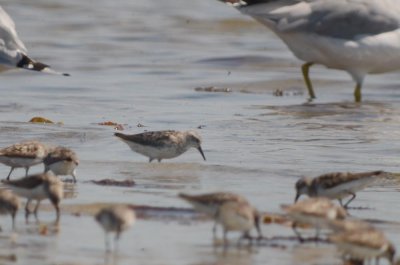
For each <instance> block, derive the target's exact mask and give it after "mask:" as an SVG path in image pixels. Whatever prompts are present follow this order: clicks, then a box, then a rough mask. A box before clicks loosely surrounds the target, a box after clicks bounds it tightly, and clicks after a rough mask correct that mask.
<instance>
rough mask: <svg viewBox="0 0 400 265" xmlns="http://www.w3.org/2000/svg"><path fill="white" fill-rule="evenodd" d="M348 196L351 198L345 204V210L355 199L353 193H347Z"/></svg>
mask: <svg viewBox="0 0 400 265" xmlns="http://www.w3.org/2000/svg"><path fill="white" fill-rule="evenodd" d="M349 194H350V195H351V198H350V199H349V200H348V201H347V202H346V204H345V205H344V206H343V207H344V208H345V209H347V207H348V205H349V204H350V202H352V201H353V200H354V199H355V197H356V194H355V193H353V192H349Z"/></svg>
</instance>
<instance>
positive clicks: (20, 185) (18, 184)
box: [2, 173, 64, 222]
mask: <svg viewBox="0 0 400 265" xmlns="http://www.w3.org/2000/svg"><path fill="white" fill-rule="evenodd" d="M2 182H3V183H4V184H5V185H6V186H7V187H9V188H10V189H11V190H12V191H13V192H15V194H17V195H19V196H21V197H24V198H27V199H28V200H27V202H26V205H25V218H26V220H27V221H28V217H29V214H30V213H31V211H30V209H29V205H30V203H31V201H32V200H36V201H37V203H36V206H35V209H34V211H33V214H34V215H35V217H36V219H37V212H38V209H39V205H40V202H41V201H42V200H44V199H49V200H50V201H51V203H52V204H53V206H54V208H55V209H56V212H57V219H56V222H58V221H59V220H60V201H61V199H62V198H63V195H64V190H63V183H62V182H61V181H60V180H59V179H58V178H57V177H56V176H54V175H53V174H52V173H42V174H37V175H31V176H27V177H25V178H21V179H16V180H3V181H2Z"/></svg>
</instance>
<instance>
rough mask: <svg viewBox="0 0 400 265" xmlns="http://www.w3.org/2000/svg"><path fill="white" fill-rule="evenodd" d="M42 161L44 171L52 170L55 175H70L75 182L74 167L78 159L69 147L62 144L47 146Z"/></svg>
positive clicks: (77, 163)
mask: <svg viewBox="0 0 400 265" xmlns="http://www.w3.org/2000/svg"><path fill="white" fill-rule="evenodd" d="M43 163H44V166H45V168H44V170H45V172H47V171H52V172H53V173H54V174H55V175H56V176H60V175H61V176H63V175H71V176H72V177H73V179H74V182H76V172H75V171H76V170H75V169H76V167H77V166H78V165H79V159H78V156H77V155H76V153H75V152H74V151H72V150H71V149H69V148H67V147H63V146H57V147H54V148H49V149H48V154H47V156H46V157H45V158H44V159H43Z"/></svg>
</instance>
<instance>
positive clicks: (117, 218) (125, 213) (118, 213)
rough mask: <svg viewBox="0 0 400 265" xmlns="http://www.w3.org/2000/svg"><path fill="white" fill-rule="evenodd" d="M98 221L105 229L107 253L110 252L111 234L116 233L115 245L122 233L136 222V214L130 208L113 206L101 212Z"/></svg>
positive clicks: (96, 217) (97, 215)
mask: <svg viewBox="0 0 400 265" xmlns="http://www.w3.org/2000/svg"><path fill="white" fill-rule="evenodd" d="M95 219H96V221H97V222H98V223H99V224H100V225H101V227H102V228H103V229H104V233H105V244H106V251H110V250H111V249H110V242H109V236H108V235H109V233H110V232H114V233H115V239H114V240H115V244H116V243H117V241H118V240H119V237H120V235H121V233H122V232H123V231H124V230H126V229H128V228H129V227H130V226H132V224H133V223H134V222H135V219H136V217H135V212H134V211H133V209H131V208H129V207H128V206H123V205H118V206H111V207H107V208H104V209H102V210H100V211H99V212H98V213H97V214H96V215H95Z"/></svg>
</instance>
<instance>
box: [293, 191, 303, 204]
mask: <svg viewBox="0 0 400 265" xmlns="http://www.w3.org/2000/svg"><path fill="white" fill-rule="evenodd" d="M300 195H301V194H300V193H296V197H295V198H294V202H295V203H296V202H297V200H298V199H299V198H300Z"/></svg>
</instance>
